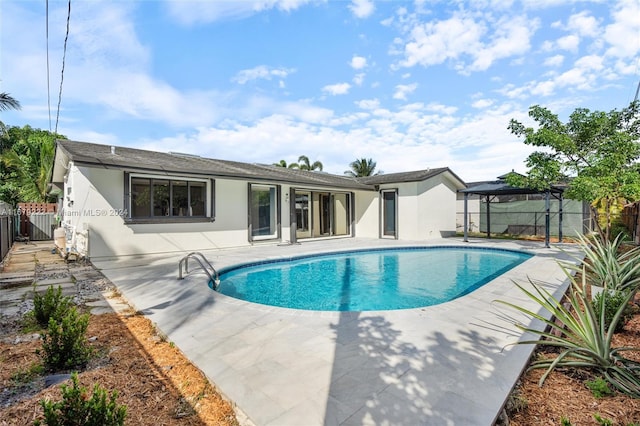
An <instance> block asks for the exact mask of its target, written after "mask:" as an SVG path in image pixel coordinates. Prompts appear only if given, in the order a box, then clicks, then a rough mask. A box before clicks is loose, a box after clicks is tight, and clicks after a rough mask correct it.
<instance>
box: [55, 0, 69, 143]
mask: <svg viewBox="0 0 640 426" xmlns="http://www.w3.org/2000/svg"><path fill="white" fill-rule="evenodd" d="M70 19H71V0H69V2H68V8H67V32H66V34H65V36H64V48H63V50H62V72H61V74H60V91H59V92H58V110H57V112H56V130H55V132H54V133H56V134H57V133H58V120H59V119H60V102H62V83H63V81H64V62H65V58H66V57H67V40H68V39H69V21H70Z"/></svg>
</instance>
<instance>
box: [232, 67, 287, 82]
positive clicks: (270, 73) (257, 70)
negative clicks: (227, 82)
mask: <svg viewBox="0 0 640 426" xmlns="http://www.w3.org/2000/svg"><path fill="white" fill-rule="evenodd" d="M295 71H296V70H295V69H292V68H272V67H268V66H266V65H258V66H257V67H254V68H250V69H246V70H241V71H239V72H238V73H237V74H236V75H235V76H234V77H233V78H232V79H231V81H235V82H236V83H238V84H245V83H247V82H249V81H252V80H258V79H264V80H271V79H272V78H273V77H278V78H286V77H287V76H288V75H289V74H291V73H294V72H295Z"/></svg>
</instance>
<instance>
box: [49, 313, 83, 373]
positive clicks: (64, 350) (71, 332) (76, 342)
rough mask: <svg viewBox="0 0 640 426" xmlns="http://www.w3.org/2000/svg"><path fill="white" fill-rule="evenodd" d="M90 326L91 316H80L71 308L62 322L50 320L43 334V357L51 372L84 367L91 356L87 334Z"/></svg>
mask: <svg viewBox="0 0 640 426" xmlns="http://www.w3.org/2000/svg"><path fill="white" fill-rule="evenodd" d="M88 325H89V315H88V314H85V315H78V311H77V310H76V308H75V307H71V308H70V309H69V310H68V311H67V313H66V315H65V316H64V317H63V318H62V319H61V320H60V322H58V321H56V320H55V318H50V319H49V327H48V328H47V330H46V332H45V333H43V334H42V355H43V360H44V365H45V367H46V368H47V370H49V371H60V370H64V369H70V368H74V367H83V366H85V365H86V364H87V362H88V361H89V357H90V356H91V352H92V351H91V347H90V346H89V343H88V342H87V339H86V337H85V333H86V332H87V326H88Z"/></svg>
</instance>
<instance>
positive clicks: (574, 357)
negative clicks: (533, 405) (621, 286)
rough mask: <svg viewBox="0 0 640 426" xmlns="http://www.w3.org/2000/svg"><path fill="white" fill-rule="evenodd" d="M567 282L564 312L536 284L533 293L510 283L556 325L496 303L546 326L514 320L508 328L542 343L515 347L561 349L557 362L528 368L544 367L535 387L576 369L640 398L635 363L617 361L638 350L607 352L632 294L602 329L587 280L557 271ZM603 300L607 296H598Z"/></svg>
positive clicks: (520, 308) (547, 361)
mask: <svg viewBox="0 0 640 426" xmlns="http://www.w3.org/2000/svg"><path fill="white" fill-rule="evenodd" d="M562 269H563V271H564V272H565V274H566V275H567V277H568V278H569V280H570V287H569V290H568V298H569V302H570V306H569V307H565V306H564V305H563V304H562V303H561V302H560V301H558V300H556V299H555V298H554V297H553V296H552V295H551V293H550V292H549V291H548V290H546V289H545V288H543V287H542V286H541V285H540V284H536V283H534V282H531V281H530V284H531V286H532V287H533V289H532V290H531V289H528V288H525V286H523V285H520V284H518V283H515V285H516V286H517V287H518V288H520V289H521V290H522V291H523V292H524V293H525V294H526V295H527V296H528V297H529V298H530V299H531V300H533V301H535V302H536V303H537V304H538V305H539V306H541V307H543V308H545V309H546V310H547V311H548V312H549V313H551V315H552V317H555V319H556V320H557V321H554V320H552V319H548V318H546V317H545V316H543V315H541V314H539V313H536V312H533V311H531V310H529V309H526V308H525V307H523V306H519V305H516V304H514V303H511V302H506V301H502V300H498V301H497V302H498V303H501V304H503V305H506V306H509V307H511V308H513V309H515V310H517V311H519V312H521V313H523V314H525V315H526V316H528V317H530V318H532V319H537V320H539V321H542V322H543V323H544V324H546V325H547V327H546V329H543V330H540V329H537V328H535V327H533V326H532V325H525V324H522V323H521V322H518V321H516V320H513V324H514V325H515V326H516V327H517V328H518V329H520V330H522V331H524V332H528V333H532V334H534V335H536V336H538V337H539V338H540V339H544V341H543V342H542V341H541V340H521V341H518V342H517V343H516V344H533V345H537V344H539V343H544V344H545V345H549V346H554V347H557V348H558V349H560V350H561V352H560V354H559V355H558V356H557V357H556V358H549V359H537V360H535V361H533V362H532V363H531V364H530V366H529V369H536V368H546V369H547V371H545V373H544V374H543V375H542V377H541V378H540V381H539V383H538V384H539V385H540V386H542V384H543V383H544V381H545V380H546V378H547V377H548V376H549V374H550V373H551V372H552V371H553V370H554V369H555V368H579V369H588V370H592V371H596V372H598V373H600V374H601V375H602V377H604V378H605V380H607V381H608V382H609V383H610V384H611V385H612V386H614V387H615V388H616V389H618V390H619V391H620V392H623V393H625V394H628V395H630V396H633V397H635V398H640V363H637V362H635V361H632V360H629V359H627V358H624V357H623V356H622V352H624V351H629V350H638V348H631V347H616V348H613V347H612V343H611V342H612V338H613V334H614V330H615V328H616V325H617V324H618V322H619V321H620V319H621V318H622V315H623V313H624V309H625V308H626V305H627V304H628V303H629V301H630V300H631V298H632V297H633V292H629V293H627V296H626V300H625V303H623V304H622V305H621V307H620V308H619V309H618V310H617V311H616V312H615V315H614V316H613V318H612V320H611V323H610V324H609V326H608V327H607V326H606V325H605V319H604V314H605V313H604V311H605V310H604V309H602V310H600V314H597V313H596V311H595V310H594V308H593V306H592V304H591V303H590V298H589V296H588V295H587V292H586V290H587V276H586V273H583V274H582V279H581V280H580V281H578V279H576V278H575V277H574V275H573V274H572V273H571V271H570V270H569V269H567V268H565V267H563V268H562ZM602 297H604V298H606V297H608V292H603V294H602Z"/></svg>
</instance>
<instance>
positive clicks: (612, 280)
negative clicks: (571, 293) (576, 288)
mask: <svg viewBox="0 0 640 426" xmlns="http://www.w3.org/2000/svg"><path fill="white" fill-rule="evenodd" d="M578 240H579V242H578V243H579V245H580V248H581V250H582V252H583V253H584V259H582V258H581V257H578V256H576V255H571V254H570V256H571V257H573V258H574V259H576V260H578V261H579V262H581V263H582V264H583V265H584V266H585V269H584V270H585V273H586V275H587V278H588V281H589V282H590V283H591V284H593V285H595V286H599V287H604V288H607V289H609V290H616V291H625V292H626V291H631V292H633V293H635V292H636V291H637V290H638V287H640V247H635V248H633V249H631V250H629V251H626V252H622V251H621V250H620V244H621V243H622V235H621V234H620V235H618V236H617V237H616V238H615V239H614V240H613V241H603V239H602V238H600V237H597V236H596V237H594V238H593V239H592V240H590V239H588V238H587V237H585V236H584V235H580V236H579V237H578ZM564 266H565V267H567V268H569V269H571V270H573V271H575V272H580V271H581V270H582V266H581V265H579V264H578V265H576V264H573V263H566V264H564Z"/></svg>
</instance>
